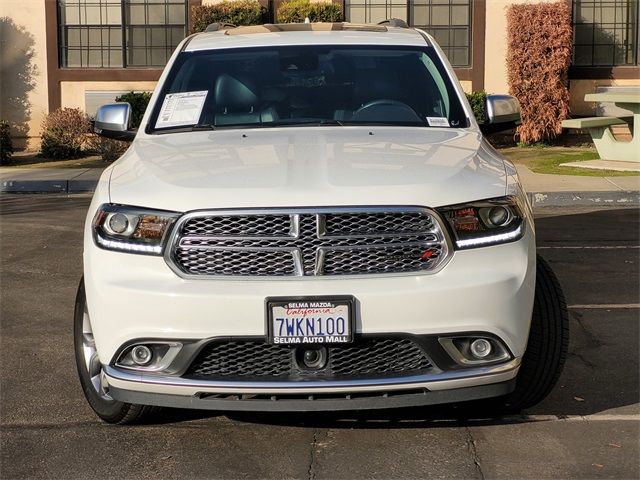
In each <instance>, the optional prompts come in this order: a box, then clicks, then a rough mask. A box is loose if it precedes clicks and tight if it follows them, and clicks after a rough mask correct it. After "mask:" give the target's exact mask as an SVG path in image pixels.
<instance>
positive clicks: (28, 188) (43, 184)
mask: <svg viewBox="0 0 640 480" xmlns="http://www.w3.org/2000/svg"><path fill="white" fill-rule="evenodd" d="M97 185H98V181H97V180H3V181H2V182H0V192H3V193H80V192H93V191H94V190H95V189H96V186H97Z"/></svg>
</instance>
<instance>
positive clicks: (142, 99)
mask: <svg viewBox="0 0 640 480" xmlns="http://www.w3.org/2000/svg"><path fill="white" fill-rule="evenodd" d="M149 100H151V93H149V92H129V93H125V94H124V95H120V96H119V97H116V102H128V103H129V104H130V105H131V126H132V127H133V128H138V127H139V126H140V122H141V121H142V117H143V116H144V112H145V110H146V109H147V105H149Z"/></svg>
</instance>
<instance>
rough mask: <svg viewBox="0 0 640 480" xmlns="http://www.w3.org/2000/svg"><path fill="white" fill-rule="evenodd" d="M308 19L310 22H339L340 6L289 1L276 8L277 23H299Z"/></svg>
mask: <svg viewBox="0 0 640 480" xmlns="http://www.w3.org/2000/svg"><path fill="white" fill-rule="evenodd" d="M307 17H309V20H311V21H312V22H341V21H342V5H341V4H339V3H333V2H314V3H311V1H310V0H289V1H287V2H283V3H281V4H280V7H279V8H278V16H277V18H278V22H279V23H301V22H304V20H305V18H307Z"/></svg>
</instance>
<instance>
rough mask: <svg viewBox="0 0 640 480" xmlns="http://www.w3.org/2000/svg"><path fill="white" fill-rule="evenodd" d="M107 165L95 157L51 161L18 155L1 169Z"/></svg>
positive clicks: (35, 155)
mask: <svg viewBox="0 0 640 480" xmlns="http://www.w3.org/2000/svg"><path fill="white" fill-rule="evenodd" d="M107 165H109V164H108V163H107V162H103V161H102V159H101V158H100V157H98V156H96V155H91V156H88V157H83V158H76V159H74V160H52V159H47V158H42V157H39V156H38V155H37V154H35V153H33V154H19V155H14V156H12V157H11V162H10V163H9V164H7V165H3V167H18V168H105V167H106V166H107Z"/></svg>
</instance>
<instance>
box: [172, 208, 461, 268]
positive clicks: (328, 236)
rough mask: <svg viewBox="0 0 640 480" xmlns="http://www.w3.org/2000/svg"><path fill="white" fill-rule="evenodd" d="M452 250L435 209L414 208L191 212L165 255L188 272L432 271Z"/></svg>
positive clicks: (176, 232) (178, 229)
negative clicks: (434, 211) (432, 210)
mask: <svg viewBox="0 0 640 480" xmlns="http://www.w3.org/2000/svg"><path fill="white" fill-rule="evenodd" d="M449 253H450V250H449V246H448V243H447V240H446V237H445V234H444V232H443V229H442V227H441V224H440V222H439V221H438V219H437V218H436V216H435V214H434V213H433V212H431V211H430V210H428V209H425V208H418V207H379V208H376V209H372V208H356V207H338V208H332V209H331V210H326V211H325V210H317V209H315V210H310V209H299V210H295V211H292V210H290V209H287V210H285V209H281V210H280V209H277V210H269V211H261V210H250V211H247V210H225V211H207V212H192V213H189V214H186V215H184V216H183V217H182V218H181V219H180V220H179V221H178V223H177V225H176V227H175V229H174V233H173V236H172V238H171V241H170V242H169V245H168V247H167V254H166V255H167V261H168V262H169V264H170V265H171V266H172V267H173V268H174V270H176V272H178V273H179V274H181V275H183V276H190V277H201V276H204V277H210V276H220V277H247V276H256V277H265V276H275V277H287V276H295V277H302V276H321V275H323V276H328V275H332V276H334V275H362V274H370V275H371V274H373V275H376V274H393V273H406V272H425V273H426V272H432V271H436V270H437V269H439V268H440V267H441V266H442V265H443V264H444V262H445V261H446V259H447V258H448V256H449Z"/></svg>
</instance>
